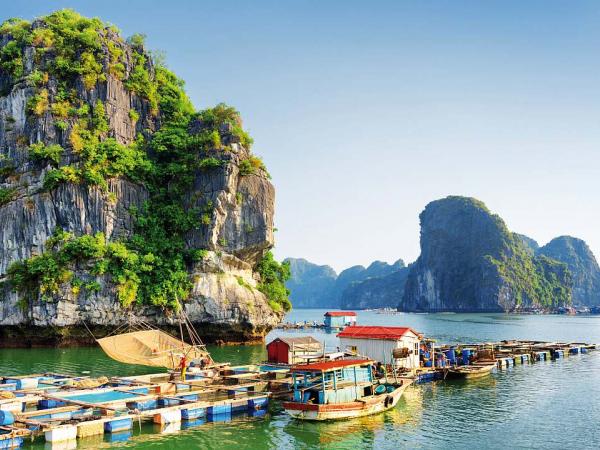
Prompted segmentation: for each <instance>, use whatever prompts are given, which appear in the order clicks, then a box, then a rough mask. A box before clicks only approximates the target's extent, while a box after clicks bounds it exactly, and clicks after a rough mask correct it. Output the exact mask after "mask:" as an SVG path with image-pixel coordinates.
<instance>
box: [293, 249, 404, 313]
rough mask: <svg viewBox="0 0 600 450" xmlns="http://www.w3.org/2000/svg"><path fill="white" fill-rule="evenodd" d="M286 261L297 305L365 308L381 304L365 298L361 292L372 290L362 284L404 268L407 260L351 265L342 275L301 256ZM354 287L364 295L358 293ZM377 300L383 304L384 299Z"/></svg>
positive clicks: (300, 306) (396, 301)
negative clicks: (375, 303) (288, 265)
mask: <svg viewBox="0 0 600 450" xmlns="http://www.w3.org/2000/svg"><path fill="white" fill-rule="evenodd" d="M286 261H287V262H289V264H290V271H291V277H290V279H289V280H288V282H287V284H286V286H287V288H288V289H289V290H290V292H291V294H290V297H291V300H292V304H293V305H294V308H319V307H320V308H348V309H363V308H377V307H381V306H377V305H373V304H371V303H370V302H369V300H366V299H364V298H362V295H364V294H365V293H368V292H369V289H365V288H362V287H361V285H362V283H363V282H368V281H372V280H377V279H379V278H383V277H386V276H388V275H392V274H394V273H396V272H397V271H399V270H405V265H404V261H402V260H401V259H400V260H398V261H396V262H395V263H394V264H388V263H386V262H383V261H375V262H373V263H371V264H370V265H369V266H368V267H366V268H365V267H364V266H360V265H358V266H352V267H350V268H348V269H346V270H343V271H342V272H341V273H340V274H339V275H337V274H336V273H335V271H334V270H333V269H332V268H331V267H329V266H320V265H317V264H313V263H311V262H309V261H307V260H305V259H302V258H287V259H286ZM384 284H385V283H384ZM355 289H358V290H359V291H360V292H362V293H363V294H360V295H359V294H355V293H354V290H355ZM396 290H397V289H396ZM367 295H369V294H367ZM386 298H389V296H387V297H386ZM374 301H375V300H374ZM376 302H377V303H381V301H376ZM397 303H398V299H397V298H396V299H395V300H393V301H392V302H391V303H388V304H386V305H384V306H392V307H395V306H396V304H397Z"/></svg>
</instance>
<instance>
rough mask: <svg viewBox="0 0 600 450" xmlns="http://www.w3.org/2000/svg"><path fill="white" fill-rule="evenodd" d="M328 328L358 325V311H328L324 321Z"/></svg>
mask: <svg viewBox="0 0 600 450" xmlns="http://www.w3.org/2000/svg"><path fill="white" fill-rule="evenodd" d="M323 322H324V324H325V327H326V328H344V327H345V326H348V325H356V313H355V312H353V311H327V312H326V313H325V320H324V321H323Z"/></svg>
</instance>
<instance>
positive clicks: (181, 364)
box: [179, 355, 187, 381]
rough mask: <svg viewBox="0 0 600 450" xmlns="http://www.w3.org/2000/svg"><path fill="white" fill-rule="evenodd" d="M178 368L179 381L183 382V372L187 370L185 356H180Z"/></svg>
mask: <svg viewBox="0 0 600 450" xmlns="http://www.w3.org/2000/svg"><path fill="white" fill-rule="evenodd" d="M179 368H180V369H181V381H185V371H186V370H187V358H186V357H185V355H182V356H181V360H180V361H179Z"/></svg>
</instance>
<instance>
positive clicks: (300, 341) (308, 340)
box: [267, 336, 321, 345]
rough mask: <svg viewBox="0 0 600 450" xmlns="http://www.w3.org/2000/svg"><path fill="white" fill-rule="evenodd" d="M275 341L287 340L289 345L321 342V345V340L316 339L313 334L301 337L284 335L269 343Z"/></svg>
mask: <svg viewBox="0 0 600 450" xmlns="http://www.w3.org/2000/svg"><path fill="white" fill-rule="evenodd" d="M275 341H282V342H285V343H286V344H288V345H292V344H319V345H321V341H318V340H316V339H315V338H314V337H312V336H301V337H284V336H280V337H278V338H275V339H273V340H272V341H271V342H269V343H268V344H267V345H270V344H272V343H273V342H275Z"/></svg>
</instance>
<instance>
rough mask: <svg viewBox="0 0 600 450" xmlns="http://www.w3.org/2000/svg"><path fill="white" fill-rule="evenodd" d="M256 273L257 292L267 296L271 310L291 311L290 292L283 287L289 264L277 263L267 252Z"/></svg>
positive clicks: (288, 273) (288, 271)
mask: <svg viewBox="0 0 600 450" xmlns="http://www.w3.org/2000/svg"><path fill="white" fill-rule="evenodd" d="M257 272H258V273H259V274H260V283H259V284H258V290H259V291H261V292H262V293H263V294H265V295H266V296H267V298H268V299H269V304H270V305H271V307H272V308H273V310H275V311H281V310H283V311H286V312H287V311H289V310H291V309H292V304H291V302H290V300H289V296H290V291H289V289H287V288H286V287H285V282H286V281H287V280H288V279H289V278H290V265H289V263H287V262H283V263H279V262H277V261H275V259H274V258H273V254H272V253H271V252H267V253H266V254H265V256H264V257H263V259H262V260H261V261H260V262H259V264H258V267H257Z"/></svg>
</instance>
